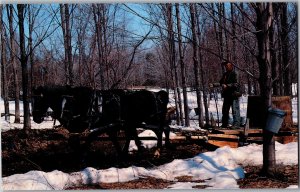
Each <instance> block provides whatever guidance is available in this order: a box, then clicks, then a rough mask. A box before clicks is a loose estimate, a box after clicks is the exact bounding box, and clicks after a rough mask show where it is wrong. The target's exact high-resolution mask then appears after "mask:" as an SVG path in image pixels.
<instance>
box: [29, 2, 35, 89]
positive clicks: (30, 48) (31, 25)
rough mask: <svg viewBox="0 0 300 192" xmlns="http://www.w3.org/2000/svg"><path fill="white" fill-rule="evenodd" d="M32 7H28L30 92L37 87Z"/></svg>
mask: <svg viewBox="0 0 300 192" xmlns="http://www.w3.org/2000/svg"><path fill="white" fill-rule="evenodd" d="M31 7H32V5H28V18H29V39H28V45H29V52H30V55H29V62H30V64H29V66H30V78H29V80H30V83H29V85H30V86H29V90H32V89H31V88H32V87H34V86H35V82H34V77H33V70H34V62H33V56H34V54H33V47H32V33H33V25H34V19H33V15H32V12H31V11H32V10H31V9H32V8H31Z"/></svg>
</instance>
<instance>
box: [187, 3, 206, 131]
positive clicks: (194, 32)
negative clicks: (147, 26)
mask: <svg viewBox="0 0 300 192" xmlns="http://www.w3.org/2000/svg"><path fill="white" fill-rule="evenodd" d="M190 14H191V26H192V36H193V37H192V39H193V41H192V43H193V60H194V75H195V85H196V94H197V106H198V109H199V116H198V121H199V127H203V126H204V125H203V116H202V118H201V115H200V114H201V113H202V110H201V108H202V107H201V91H200V78H199V66H198V65H199V62H198V41H197V29H196V16H195V4H194V3H190Z"/></svg>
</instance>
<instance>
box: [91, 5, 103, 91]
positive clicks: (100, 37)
mask: <svg viewBox="0 0 300 192" xmlns="http://www.w3.org/2000/svg"><path fill="white" fill-rule="evenodd" d="M99 6H100V5H95V4H93V15H94V22H95V28H96V37H97V47H98V63H99V72H98V74H99V75H100V87H101V89H102V90H103V89H104V88H105V85H104V62H103V61H104V60H103V58H104V54H103V53H104V51H103V34H102V27H103V23H102V22H101V21H102V13H101V10H100V7H99Z"/></svg>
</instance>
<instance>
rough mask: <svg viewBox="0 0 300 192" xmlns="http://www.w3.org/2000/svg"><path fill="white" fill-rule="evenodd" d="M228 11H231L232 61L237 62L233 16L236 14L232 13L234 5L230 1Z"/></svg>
mask: <svg viewBox="0 0 300 192" xmlns="http://www.w3.org/2000/svg"><path fill="white" fill-rule="evenodd" d="M230 10H231V11H230V12H231V28H232V36H233V39H232V59H231V60H232V62H233V63H238V62H237V56H236V38H235V37H236V25H235V23H236V22H235V18H236V16H235V15H234V12H235V8H234V5H233V3H230Z"/></svg>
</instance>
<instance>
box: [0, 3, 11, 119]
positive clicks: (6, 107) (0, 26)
mask: <svg viewBox="0 0 300 192" xmlns="http://www.w3.org/2000/svg"><path fill="white" fill-rule="evenodd" d="M2 10H3V5H0V34H1V43H0V44H1V81H2V83H1V88H2V89H1V90H2V97H3V100H4V115H5V120H6V121H8V122H9V120H10V116H9V102H8V84H7V69H6V68H7V62H6V46H5V45H6V39H5V37H4V33H5V28H4V26H3V19H2V13H3V11H2Z"/></svg>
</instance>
